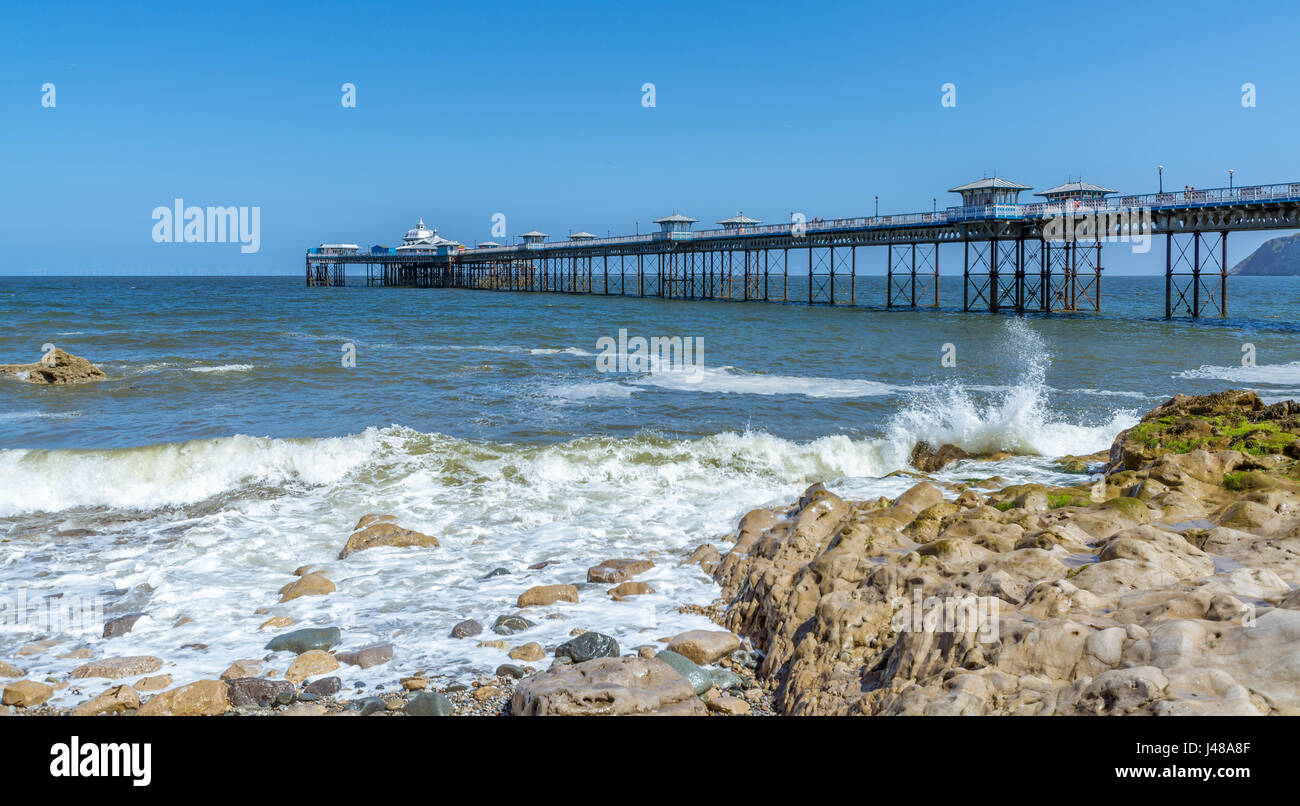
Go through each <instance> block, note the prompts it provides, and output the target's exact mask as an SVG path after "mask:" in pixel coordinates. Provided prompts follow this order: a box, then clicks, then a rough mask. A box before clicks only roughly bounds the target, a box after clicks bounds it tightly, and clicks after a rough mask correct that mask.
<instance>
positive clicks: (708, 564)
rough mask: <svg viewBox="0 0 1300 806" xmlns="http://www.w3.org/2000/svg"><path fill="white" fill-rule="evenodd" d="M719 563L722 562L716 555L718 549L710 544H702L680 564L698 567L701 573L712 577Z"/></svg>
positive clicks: (719, 555)
mask: <svg viewBox="0 0 1300 806" xmlns="http://www.w3.org/2000/svg"><path fill="white" fill-rule="evenodd" d="M720 562H722V555H721V554H719V553H718V549H717V548H716V547H715V546H714V545H713V544H712V543H704V544H701V545H700V546H698V547H697V548H696V549H695V551H692V552H691V553H690V555H688V556H687V558H686V559H685V560H684V561H683V562H682V564H683V565H698V566H699V567H700V570H701V571H703V572H704V573H706V574H709V575H712V574H713V572H714V571H716V570H717V569H718V563H720Z"/></svg>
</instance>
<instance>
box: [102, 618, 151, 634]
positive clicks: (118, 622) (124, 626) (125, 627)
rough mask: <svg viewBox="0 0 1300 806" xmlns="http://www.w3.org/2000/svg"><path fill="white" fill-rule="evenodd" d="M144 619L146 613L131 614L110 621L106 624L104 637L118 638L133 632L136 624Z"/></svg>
mask: <svg viewBox="0 0 1300 806" xmlns="http://www.w3.org/2000/svg"><path fill="white" fill-rule="evenodd" d="M143 617H144V613H131V614H129V615H126V616H118V617H117V618H115V619H109V620H108V621H106V622H104V637H105V638H116V637H117V636H119V635H126V634H127V633H129V632H131V628H132V627H134V626H135V623H136V622H137V621H139V620H140V619H141V618H143Z"/></svg>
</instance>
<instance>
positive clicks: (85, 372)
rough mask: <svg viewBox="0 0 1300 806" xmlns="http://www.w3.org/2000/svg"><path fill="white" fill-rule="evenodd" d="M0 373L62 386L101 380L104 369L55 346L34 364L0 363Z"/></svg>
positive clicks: (33, 381)
mask: <svg viewBox="0 0 1300 806" xmlns="http://www.w3.org/2000/svg"><path fill="white" fill-rule="evenodd" d="M0 375H13V376H15V377H17V378H19V379H20V380H25V381H27V382H29V383H35V384H43V385H46V386H62V385H65V384H71V383H88V382H90V381H102V380H103V379H104V378H106V377H108V376H107V375H105V374H104V371H103V370H102V369H100V368H99V367H97V366H95V365H94V364H92V363H90V362H89V361H87V360H86V359H84V358H81V357H79V356H75V355H72V354H71V353H67V352H64V351H63V350H61V349H59V348H57V347H56V348H55V349H54V350H53V352H51V353H50V354H48V355H47V356H44V357H42V360H40V361H37V362H36V363H34V364H0Z"/></svg>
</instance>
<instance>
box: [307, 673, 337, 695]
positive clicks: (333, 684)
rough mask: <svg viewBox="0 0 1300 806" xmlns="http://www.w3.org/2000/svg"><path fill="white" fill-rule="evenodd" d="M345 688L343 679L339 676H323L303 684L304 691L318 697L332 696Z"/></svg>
mask: <svg viewBox="0 0 1300 806" xmlns="http://www.w3.org/2000/svg"><path fill="white" fill-rule="evenodd" d="M342 688H343V681H342V680H340V679H339V678H337V677H322V678H321V679H319V680H313V681H312V682H310V683H308V684H307V685H305V686H303V691H305V692H307V693H308V694H313V695H315V696H317V697H332V696H334V695H335V694H338V693H339V691H340V690H341V689H342Z"/></svg>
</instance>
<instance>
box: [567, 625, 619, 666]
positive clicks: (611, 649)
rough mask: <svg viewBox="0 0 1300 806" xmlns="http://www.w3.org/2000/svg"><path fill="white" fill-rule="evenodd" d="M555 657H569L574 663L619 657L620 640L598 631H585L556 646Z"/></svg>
mask: <svg viewBox="0 0 1300 806" xmlns="http://www.w3.org/2000/svg"><path fill="white" fill-rule="evenodd" d="M555 657H557V658H568V659H569V660H571V661H573V662H574V663H583V662H585V661H589V660H591V659H592V658H614V657H618V641H615V640H614V639H613V638H610V637H609V636H608V635H603V634H601V633H598V632H584V633H583V634H582V635H579V636H578V637H577V638H571V639H569V640H568V641H565V642H564V643H563V644H560V645H559V646H558V647H556V649H555Z"/></svg>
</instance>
